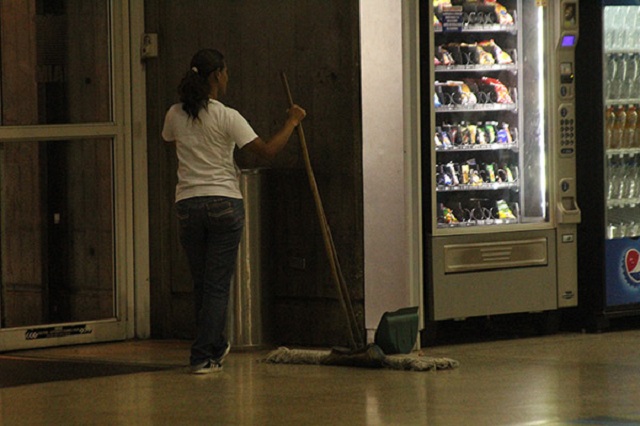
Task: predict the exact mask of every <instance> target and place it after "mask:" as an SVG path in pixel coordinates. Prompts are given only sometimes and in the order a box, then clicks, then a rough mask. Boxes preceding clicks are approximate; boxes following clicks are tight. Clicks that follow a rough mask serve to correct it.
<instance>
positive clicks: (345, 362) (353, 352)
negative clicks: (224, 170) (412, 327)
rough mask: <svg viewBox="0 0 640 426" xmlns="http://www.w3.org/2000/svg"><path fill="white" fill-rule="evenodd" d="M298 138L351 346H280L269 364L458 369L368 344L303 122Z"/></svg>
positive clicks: (451, 364) (452, 363)
mask: <svg viewBox="0 0 640 426" xmlns="http://www.w3.org/2000/svg"><path fill="white" fill-rule="evenodd" d="M281 77H282V83H283V86H284V89H285V91H286V95H287V98H288V100H289V106H290V107H291V106H293V105H294V103H293V98H292V96H291V91H290V89H289V83H288V81H287V76H286V75H285V73H284V72H282V73H281ZM297 131H298V138H299V140H300V146H301V150H302V155H303V159H304V164H305V169H306V172H307V177H308V180H309V185H310V187H311V192H312V195H313V199H314V202H315V206H316V213H317V215H318V220H319V222H320V227H321V230H322V239H323V242H324V246H325V250H326V252H327V256H328V258H329V264H330V267H331V277H332V280H333V282H334V284H335V286H336V290H337V292H338V295H339V299H340V305H341V306H342V310H343V312H344V314H345V318H346V321H347V324H348V337H349V343H350V348H340V347H335V348H332V349H331V350H330V351H317V350H308V349H289V348H286V347H281V348H278V349H276V350H274V351H272V352H271V353H269V354H268V355H267V357H266V359H265V360H264V362H267V363H289V364H318V365H340V366H352V367H367V368H383V367H386V368H393V369H399V370H418V371H430V370H436V369H446V368H455V367H457V366H458V363H457V361H455V360H450V359H447V358H430V357H424V356H422V354H421V353H420V354H419V355H418V356H410V355H409V356H407V355H385V353H384V352H383V350H382V349H381V348H380V347H379V346H378V345H376V344H368V345H365V344H364V340H363V338H362V334H361V332H360V329H359V327H358V324H357V321H356V317H355V313H354V311H353V305H352V303H351V298H350V296H349V292H348V288H347V285H346V282H345V280H344V276H343V274H342V270H341V268H340V262H339V260H338V255H337V252H336V248H335V245H334V242H333V237H332V236H331V229H330V228H329V223H328V222H327V217H326V215H325V213H324V208H323V206H322V200H321V198H320V192H319V190H318V185H317V183H316V179H315V175H314V173H313V168H312V167H311V160H310V157H309V150H308V148H307V143H306V139H305V136H304V130H303V128H302V123H300V124H298V127H297Z"/></svg>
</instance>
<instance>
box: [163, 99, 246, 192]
mask: <svg viewBox="0 0 640 426" xmlns="http://www.w3.org/2000/svg"><path fill="white" fill-rule="evenodd" d="M199 118H200V120H192V119H190V118H189V116H188V114H187V113H186V112H185V111H184V110H183V109H182V104H175V105H172V106H171V108H169V111H167V114H166V116H165V119H164V127H163V129H162V138H163V139H164V140H166V141H168V142H172V141H175V142H176V151H177V154H178V184H177V185H176V202H177V201H180V200H184V199H186V198H192V197H203V196H224V197H230V198H242V193H241V192H240V185H239V182H238V175H239V170H238V168H237V166H236V163H235V160H234V158H233V150H234V146H236V145H237V146H238V147H239V148H242V147H243V146H245V145H246V144H248V143H249V142H251V141H253V140H254V139H256V138H257V137H258V135H257V134H256V132H254V131H253V129H252V128H251V126H250V125H249V123H248V122H247V120H245V119H244V117H242V115H240V113H239V112H238V111H236V110H235V109H233V108H229V107H226V106H225V105H223V104H222V103H221V102H219V101H216V100H213V99H209V103H208V104H207V108H206V109H202V110H200V113H199Z"/></svg>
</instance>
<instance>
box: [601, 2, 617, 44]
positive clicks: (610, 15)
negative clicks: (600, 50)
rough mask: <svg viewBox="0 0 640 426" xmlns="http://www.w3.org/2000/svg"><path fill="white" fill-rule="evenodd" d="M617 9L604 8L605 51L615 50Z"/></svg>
mask: <svg viewBox="0 0 640 426" xmlns="http://www.w3.org/2000/svg"><path fill="white" fill-rule="evenodd" d="M614 19H615V8H614V7H611V6H607V7H605V8H604V47H605V50H607V51H611V50H613V46H614V40H615V38H616V34H615V25H614V22H615V21H614Z"/></svg>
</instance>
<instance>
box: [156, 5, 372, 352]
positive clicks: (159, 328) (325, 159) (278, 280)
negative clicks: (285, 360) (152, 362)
mask: <svg viewBox="0 0 640 426" xmlns="http://www.w3.org/2000/svg"><path fill="white" fill-rule="evenodd" d="M145 8H146V9H145V22H146V24H145V25H146V31H147V32H150V33H158V35H159V57H158V58H156V59H151V60H149V61H148V62H147V105H148V135H149V147H148V153H149V182H150V185H149V189H150V196H149V197H150V199H149V203H150V226H151V233H150V235H151V290H152V334H153V335H154V336H155V337H179V338H182V337H184V338H190V337H191V336H192V335H193V317H194V314H193V308H192V301H191V281H190V277H189V274H188V270H187V267H186V262H185V259H184V254H183V253H182V250H181V248H180V247H179V243H178V239H177V231H176V223H175V222H176V220H175V212H174V209H173V199H174V186H175V181H176V178H175V171H176V159H175V151H174V149H173V147H171V146H170V145H167V144H165V143H164V142H162V140H161V137H160V131H161V128H162V122H163V118H164V114H165V111H166V109H167V108H168V107H169V106H170V105H171V104H172V103H174V102H176V101H177V96H176V86H177V84H178V82H179V81H180V79H181V78H182V76H183V75H184V73H185V72H186V71H187V70H188V69H189V67H188V65H189V60H190V58H191V56H192V55H193V53H195V52H196V51H197V50H198V49H200V48H204V47H213V48H217V49H219V50H221V51H222V52H223V53H224V54H225V56H226V58H227V63H228V67H229V76H230V82H229V88H228V93H227V96H226V98H225V99H224V100H223V101H224V102H225V103H226V104H227V105H230V106H232V107H234V108H236V109H238V110H239V111H240V112H241V113H242V114H243V115H244V116H245V117H246V118H247V119H248V120H249V122H250V123H251V124H252V126H253V127H254V129H255V130H256V131H257V132H258V134H259V135H261V136H262V137H263V138H266V137H267V136H268V135H269V134H271V133H272V132H274V131H275V130H276V129H277V128H278V126H279V125H280V124H281V123H282V119H283V117H284V112H285V110H286V107H287V100H286V97H285V94H284V90H283V88H282V84H281V82H280V76H279V73H280V72H281V71H285V72H286V74H287V76H288V80H289V84H290V87H291V91H292V94H293V98H294V101H295V102H296V103H298V104H300V105H302V106H303V107H304V108H305V109H306V110H307V112H308V118H307V119H306V120H305V122H304V129H305V135H306V139H307V142H308V144H309V150H310V155H311V161H312V163H313V167H314V170H315V174H316V178H317V181H318V186H319V188H320V193H321V195H322V198H323V202H324V207H325V211H326V214H327V217H328V221H329V223H330V225H331V228H332V233H333V236H334V239H335V243H336V248H337V250H338V255H339V256H340V259H341V266H342V269H343V272H344V274H345V278H346V281H347V283H348V285H349V287H350V291H351V294H352V299H353V300H354V304H355V308H356V310H357V313H358V317H359V320H360V321H361V322H362V324H364V322H363V312H362V311H363V285H364V277H363V242H362V240H363V235H362V232H363V231H362V176H361V170H362V159H361V158H362V156H361V145H362V136H361V128H360V121H361V120H360V77H359V66H358V64H359V48H358V46H359V39H358V34H359V28H358V16H359V14H358V1H356V0H348V1H347V0H327V1H317V0H303V1H300V0H253V1H237V0H220V1H216V2H211V1H209V0H189V1H187V2H166V1H161V0H146V2H145ZM238 161H239V162H240V164H241V165H242V166H243V167H264V166H268V167H269V168H270V170H269V172H268V173H267V175H268V182H269V187H270V191H269V196H268V197H265V199H264V200H263V203H268V204H269V205H270V206H271V207H272V211H273V212H274V219H273V225H272V227H271V231H272V232H271V235H272V238H273V241H272V242H273V244H274V245H273V253H272V254H271V256H270V257H269V261H270V262H273V264H272V265H270V266H272V267H273V270H274V271H275V272H274V274H273V276H272V277H270V278H269V280H268V284H266V285H268V286H269V287H270V290H271V294H273V295H274V299H273V300H272V301H271V304H272V309H270V312H271V314H270V315H272V318H270V321H269V322H270V323H271V324H272V326H273V329H274V330H273V336H274V340H275V343H280V344H305V345H334V344H345V345H346V343H347V340H346V339H347V337H346V336H347V327H346V324H345V322H344V321H345V320H344V317H343V314H342V311H341V308H340V305H339V303H338V299H337V293H336V292H335V289H334V284H333V283H332V281H331V276H330V271H329V265H328V261H327V258H326V254H325V252H324V246H323V244H322V239H321V234H320V229H319V226H318V222H317V220H316V217H315V210H314V205H313V200H312V198H311V194H310V191H309V187H308V183H307V180H306V176H305V174H304V171H303V170H302V167H303V163H302V159H301V156H300V146H299V143H298V141H297V138H295V137H294V138H293V139H292V142H291V143H290V144H289V145H288V146H287V148H286V149H285V151H284V152H282V153H281V155H280V156H279V158H277V159H276V160H275V161H274V162H273V163H272V164H265V163H264V162H262V161H261V160H258V159H256V158H252V157H248V156H239V158H238ZM363 328H364V325H363Z"/></svg>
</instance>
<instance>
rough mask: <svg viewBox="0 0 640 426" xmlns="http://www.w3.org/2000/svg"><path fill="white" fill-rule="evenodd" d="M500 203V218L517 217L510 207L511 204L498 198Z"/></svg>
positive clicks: (498, 203)
mask: <svg viewBox="0 0 640 426" xmlns="http://www.w3.org/2000/svg"><path fill="white" fill-rule="evenodd" d="M496 204H497V205H498V218H500V219H515V218H516V217H515V216H514V215H513V212H512V211H511V209H510V208H509V205H508V204H507V202H506V201H504V200H498V201H497V202H496Z"/></svg>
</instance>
